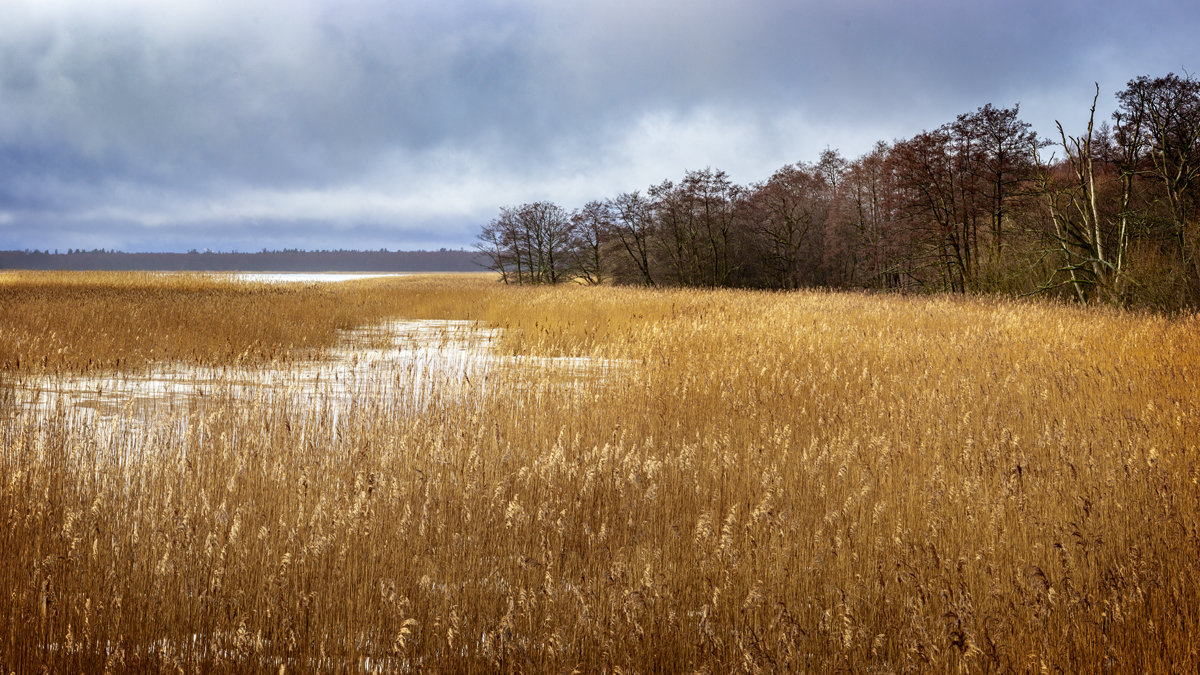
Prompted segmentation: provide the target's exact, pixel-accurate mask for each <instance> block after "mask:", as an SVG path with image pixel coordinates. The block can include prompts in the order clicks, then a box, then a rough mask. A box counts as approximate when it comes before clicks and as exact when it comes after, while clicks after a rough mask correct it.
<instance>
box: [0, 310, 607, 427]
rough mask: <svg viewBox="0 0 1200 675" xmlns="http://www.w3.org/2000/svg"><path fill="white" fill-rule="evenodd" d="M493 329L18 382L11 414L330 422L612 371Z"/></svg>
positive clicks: (358, 339) (420, 329) (358, 338)
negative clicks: (273, 408) (244, 409)
mask: <svg viewBox="0 0 1200 675" xmlns="http://www.w3.org/2000/svg"><path fill="white" fill-rule="evenodd" d="M498 337H499V330H498V329H494V328H487V327H482V326H479V325H478V324H476V323H474V322H471V321H441V320H438V321H434V320H417V321H390V322H387V323H383V324H379V325H375V326H369V327H365V328H360V329H356V330H352V331H346V332H345V333H344V334H343V335H342V339H341V340H340V344H339V346H338V347H336V348H334V349H332V350H329V351H328V352H325V353H324V354H322V355H321V358H318V359H314V360H311V361H301V362H292V363H280V364H258V365H255V366H252V367H239V366H227V367H221V368H204V367H190V366H182V365H179V364H166V365H162V366H159V367H157V368H153V369H151V370H149V371H147V372H144V373H133V374H130V373H114V374H106V375H101V376H51V377H43V378H37V379H33V380H26V381H23V382H20V383H18V386H17V387H16V389H15V392H14V394H13V396H14V397H15V403H16V405H17V407H19V408H26V409H29V408H34V409H42V410H50V409H54V408H66V409H67V410H69V411H71V412H73V413H78V414H83V415H86V416H89V417H91V416H99V417H100V418H102V419H104V418H111V417H113V416H116V415H130V414H131V413H132V415H133V416H134V417H145V418H151V417H153V416H154V415H156V414H158V413H160V412H162V411H163V410H180V409H186V408H187V407H188V406H189V405H190V404H191V402H193V401H196V400H200V399H204V398H206V397H211V396H217V395H220V396H226V395H228V396H232V397H233V398H236V399H239V400H255V399H263V398H266V399H270V398H278V397H294V398H295V400H298V401H300V402H302V403H303V405H304V406H306V407H311V408H312V409H314V410H328V411H330V412H331V413H332V414H333V415H334V416H335V417H336V416H337V415H338V412H339V411H340V410H341V409H344V408H347V407H348V406H350V405H364V404H379V405H382V406H385V407H388V406H406V405H416V404H420V403H422V402H423V401H426V400H428V397H430V396H433V395H438V396H443V397H444V396H451V397H456V396H461V395H463V394H462V390H461V388H462V387H484V386H486V383H487V379H488V375H489V374H490V373H492V372H494V371H496V370H497V369H499V368H525V369H531V368H532V369H541V370H549V371H551V372H553V373H554V374H556V375H559V376H563V377H595V376H597V375H602V374H603V373H605V372H607V371H608V370H609V369H610V368H612V367H614V366H615V365H616V362H614V361H609V360H603V359H587V358H567V357H563V358H535V357H521V356H503V355H499V354H497V353H496V351H495V349H494V347H495V342H496V340H497V338H498Z"/></svg>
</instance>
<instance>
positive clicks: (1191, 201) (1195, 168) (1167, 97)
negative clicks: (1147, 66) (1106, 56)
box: [1115, 73, 1200, 265]
mask: <svg viewBox="0 0 1200 675" xmlns="http://www.w3.org/2000/svg"><path fill="white" fill-rule="evenodd" d="M1117 100H1118V101H1119V103H1120V109H1119V110H1118V111H1117V114H1116V115H1115V117H1117V119H1118V122H1124V123H1125V124H1136V127H1137V133H1138V136H1139V137H1140V138H1139V139H1138V140H1137V142H1138V143H1139V144H1140V145H1142V146H1144V147H1145V149H1146V151H1147V153H1146V154H1147V155H1148V159H1149V166H1148V167H1147V168H1146V169H1145V173H1147V174H1149V175H1151V176H1153V177H1154V178H1155V179H1157V181H1158V182H1159V184H1160V186H1161V189H1162V194H1163V196H1164V197H1165V199H1166V202H1167V205H1168V209H1169V211H1170V214H1171V227H1172V234H1173V237H1174V239H1175V242H1176V246H1177V247H1178V250H1179V256H1180V259H1181V260H1182V261H1183V262H1184V263H1185V265H1186V264H1188V263H1189V262H1190V261H1191V260H1192V259H1194V258H1196V254H1197V253H1198V252H1197V251H1193V250H1191V249H1192V248H1193V247H1194V243H1193V242H1192V241H1191V239H1192V232H1191V230H1193V229H1194V228H1195V223H1194V222H1192V221H1193V220H1194V219H1195V212H1196V210H1197V208H1196V207H1197V201H1198V199H1200V195H1198V194H1197V192H1198V189H1200V81H1197V80H1196V79H1194V78H1192V77H1191V76H1190V75H1188V76H1186V77H1180V76H1178V75H1176V74H1174V73H1168V74H1167V75H1165V76H1163V77H1157V78H1153V79H1152V78H1150V77H1147V76H1145V75H1143V76H1141V77H1138V78H1136V79H1133V80H1130V81H1129V83H1128V85H1127V86H1126V88H1125V89H1124V90H1123V91H1121V92H1120V93H1118V94H1117ZM1127 140H1130V141H1132V140H1133V139H1131V138H1127Z"/></svg>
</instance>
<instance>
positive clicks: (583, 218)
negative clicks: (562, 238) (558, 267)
mask: <svg viewBox="0 0 1200 675" xmlns="http://www.w3.org/2000/svg"><path fill="white" fill-rule="evenodd" d="M571 225H572V236H573V241H572V244H571V246H570V247H569V251H570V255H571V270H572V273H573V274H574V275H575V276H576V277H577V278H579V279H582V280H583V281H584V283H587V284H602V283H604V281H605V280H606V279H607V278H608V274H607V270H606V269H605V267H606V265H607V260H606V257H607V256H606V248H607V244H608V241H609V239H610V237H611V234H612V229H613V214H612V206H611V204H609V203H608V202H601V201H590V202H588V203H587V204H584V205H583V208H581V209H578V210H576V211H575V212H574V213H572V214H571Z"/></svg>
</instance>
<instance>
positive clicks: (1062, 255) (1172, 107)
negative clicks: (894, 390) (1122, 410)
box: [477, 74, 1200, 309]
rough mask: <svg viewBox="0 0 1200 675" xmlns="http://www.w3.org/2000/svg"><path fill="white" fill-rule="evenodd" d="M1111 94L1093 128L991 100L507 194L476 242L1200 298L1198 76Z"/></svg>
mask: <svg viewBox="0 0 1200 675" xmlns="http://www.w3.org/2000/svg"><path fill="white" fill-rule="evenodd" d="M1098 97H1099V88H1098V87H1097V98H1098ZM1116 98H1117V109H1116V110H1115V111H1114V112H1113V113H1112V114H1111V116H1109V118H1108V119H1107V120H1105V119H1104V118H1103V117H1100V118H1098V117H1097V114H1096V112H1097V111H1096V101H1095V100H1093V101H1092V107H1091V117H1090V119H1089V121H1088V125H1087V127H1086V129H1079V130H1063V129H1061V127H1060V129H1059V133H1058V134H1056V135H1055V137H1053V138H1049V139H1043V138H1039V137H1038V136H1037V135H1036V134H1035V133H1034V132H1033V131H1032V129H1031V127H1030V125H1029V124H1028V123H1026V122H1024V121H1023V120H1021V118H1020V117H1019V108H1018V106H1016V105H1014V106H1012V107H1011V108H1001V107H995V106H992V105H991V104H988V105H985V106H983V107H981V108H979V109H978V110H976V111H974V112H969V113H964V114H962V115H959V116H958V117H957V118H956V119H955V120H953V121H951V122H947V123H945V124H942V125H941V126H939V127H937V128H935V129H933V130H930V131H923V132H921V133H920V134H917V135H916V136H913V137H912V138H908V139H899V140H894V141H892V142H891V143H885V142H882V141H881V142H879V143H878V144H877V145H876V146H875V148H874V149H873V150H872V151H871V152H869V153H867V154H865V155H863V156H862V157H859V158H857V159H848V158H844V157H842V156H841V155H839V154H838V153H837V152H836V151H834V150H827V151H826V152H824V153H823V154H822V155H821V157H820V159H819V161H817V162H816V163H812V164H810V163H798V164H793V165H788V166H784V167H782V168H780V169H779V170H778V171H776V172H775V174H774V175H772V176H771V177H770V178H768V179H767V180H764V181H762V182H759V183H755V184H751V185H738V184H735V183H734V182H732V181H731V180H730V179H729V177H728V176H727V175H726V174H725V173H724V172H723V171H720V170H717V169H713V168H707V169H703V170H697V171H689V172H687V173H686V174H685V175H684V176H683V179H682V180H680V181H679V182H672V181H670V180H665V181H663V182H662V183H659V184H657V185H652V186H650V187H649V188H647V189H645V190H644V191H632V192H626V193H623V194H619V195H616V196H610V197H607V198H600V199H597V200H596V201H592V202H589V203H587V204H585V205H584V206H583V207H581V208H579V209H576V210H574V211H568V210H566V209H564V208H562V207H560V206H558V205H556V204H553V203H550V202H536V203H532V204H522V205H519V206H514V207H508V208H504V209H502V210H501V211H500V214H499V215H498V216H497V217H496V219H495V220H493V221H492V222H491V223H490V224H488V225H487V226H486V227H484V228H483V230H482V231H481V232H480V234H479V243H478V246H477V248H478V250H479V251H480V252H481V253H483V254H484V255H486V256H487V258H488V263H489V265H490V266H491V267H492V269H494V270H496V271H497V272H499V273H500V274H501V275H502V278H503V279H504V281H506V282H509V283H557V282H559V281H563V280H567V279H579V280H582V281H584V282H588V283H602V282H613V283H625V284H643V285H650V286H656V285H658V286H661V285H669V286H708V287H725V286H738V287H750V288H779V289H788V288H797V287H806V286H807V287H812V286H819V287H832V288H867V289H887V290H901V291H946V292H959V293H1007V294H1015V295H1032V294H1044V295H1055V296H1063V297H1069V298H1073V299H1076V300H1079V301H1082V302H1092V301H1095V302H1104V303H1111V304H1116V305H1122V306H1139V307H1153V308H1159V309H1178V308H1188V307H1191V308H1195V307H1197V306H1198V305H1200V223H1198V219H1200V80H1197V79H1195V78H1193V77H1192V76H1191V75H1187V76H1185V77H1181V76H1178V75H1174V74H1168V75H1166V76H1162V77H1148V76H1143V77H1138V78H1136V79H1134V80H1131V81H1130V82H1129V83H1128V85H1127V86H1126V88H1125V89H1124V90H1122V91H1120V92H1118V93H1117V97H1116ZM1081 103H1083V104H1084V105H1086V103H1084V102H1081ZM1101 115H1103V113H1101ZM1072 134H1074V135H1072Z"/></svg>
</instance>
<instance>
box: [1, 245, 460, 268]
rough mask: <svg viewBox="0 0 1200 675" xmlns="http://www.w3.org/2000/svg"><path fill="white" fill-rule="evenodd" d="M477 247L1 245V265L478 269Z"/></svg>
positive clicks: (24, 266) (10, 266)
mask: <svg viewBox="0 0 1200 675" xmlns="http://www.w3.org/2000/svg"><path fill="white" fill-rule="evenodd" d="M480 262H481V260H480V256H479V255H478V254H477V253H475V252H473V251H459V250H446V249H443V250H440V251H388V250H379V251H301V250H297V249H285V250H282V251H268V250H265V249H264V250H262V251H259V252H256V253H240V252H213V251H195V250H193V251H189V252H187V253H126V252H122V251H111V250H103V249H93V250H91V251H84V250H76V249H69V250H68V251H67V252H65V253H59V252H58V251H54V252H51V251H0V269H25V270H154V271H174V270H178V271H214V270H215V271H225V272H247V271H264V272H327V271H330V270H337V271H339V272H477V271H478V270H479V264H480Z"/></svg>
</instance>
